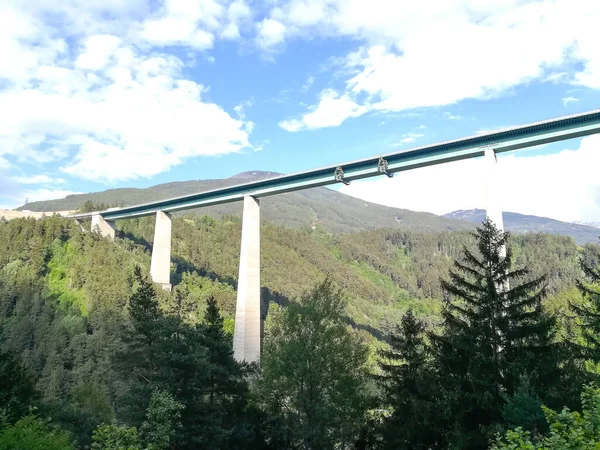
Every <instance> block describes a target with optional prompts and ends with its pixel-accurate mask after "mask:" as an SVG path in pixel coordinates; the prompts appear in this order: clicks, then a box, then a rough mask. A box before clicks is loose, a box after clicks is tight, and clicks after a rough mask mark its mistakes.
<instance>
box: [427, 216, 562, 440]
mask: <svg viewBox="0 0 600 450" xmlns="http://www.w3.org/2000/svg"><path fill="white" fill-rule="evenodd" d="M475 238H476V240H477V249H478V252H477V253H474V252H471V251H470V250H469V249H467V248H465V249H464V250H463V257H462V260H461V261H455V263H454V270H452V271H451V272H450V280H449V281H442V286H443V288H444V290H445V292H446V294H447V295H446V300H445V306H444V309H443V312H442V318H443V332H442V334H441V335H432V341H433V343H434V346H435V351H436V358H437V362H436V364H437V366H438V369H439V371H440V380H441V381H442V386H443V388H444V392H445V393H444V396H443V397H444V399H447V400H448V402H449V404H448V405H447V408H448V410H449V411H451V414H450V416H451V417H452V419H453V421H454V425H453V427H452V429H451V430H450V435H451V436H452V438H451V441H452V442H453V445H454V446H456V447H458V448H464V449H478V448H485V446H486V445H487V438H486V434H489V433H493V432H495V431H496V430H498V429H499V427H502V426H503V421H504V419H503V408H504V406H505V404H506V402H507V399H510V398H511V396H512V395H514V394H515V393H516V392H517V390H518V388H519V387H520V386H521V385H522V383H523V379H524V377H527V382H528V383H529V384H530V385H531V390H532V392H533V394H532V395H537V396H539V397H541V398H542V400H543V401H546V400H547V399H548V398H552V397H553V395H555V391H556V389H557V385H558V384H560V383H561V373H560V369H559V364H560V362H559V353H560V352H559V351H558V348H557V347H556V346H555V345H554V344H553V343H552V341H553V333H554V331H553V330H554V326H555V320H554V318H553V317H550V316H548V315H547V314H546V313H545V312H544V311H543V309H542V303H541V302H542V299H543V298H544V296H545V294H546V289H545V286H544V277H542V278H538V279H533V280H530V281H524V280H526V277H527V275H528V271H527V270H526V269H518V270H512V271H511V265H512V252H511V249H510V248H509V249H508V250H507V251H506V255H504V254H503V253H504V252H503V249H504V248H506V247H505V246H506V244H507V239H508V233H503V232H501V231H499V230H498V229H497V228H496V227H495V226H494V224H493V223H492V222H491V221H489V220H486V221H485V222H484V223H483V226H481V227H479V228H477V232H476V233H475ZM542 426H543V425H542Z"/></svg>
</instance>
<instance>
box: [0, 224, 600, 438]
mask: <svg viewBox="0 0 600 450" xmlns="http://www.w3.org/2000/svg"><path fill="white" fill-rule="evenodd" d="M88 226H89V225H88ZM153 228H154V221H153V219H152V218H143V219H136V220H127V221H120V222H119V223H118V230H117V237H116V240H115V242H114V243H112V242H110V241H108V240H106V239H102V238H101V237H100V236H99V235H97V234H95V233H90V232H83V231H81V230H80V229H79V227H77V226H76V224H75V223H74V222H73V221H70V220H67V219H63V218H60V217H57V216H53V217H47V218H44V219H41V220H37V221H36V220H34V219H15V220H12V221H0V350H2V351H10V352H13V353H14V354H17V355H19V357H20V358H21V359H22V361H23V363H24V364H25V366H26V368H27V370H28V371H30V372H31V373H32V374H33V376H34V379H35V385H36V387H37V389H38V390H39V393H40V396H41V399H42V404H43V405H44V409H43V410H42V411H43V413H44V414H49V415H50V416H52V417H53V418H54V420H55V421H58V423H60V424H61V425H62V426H63V427H64V428H66V429H67V430H69V431H70V432H71V433H72V434H73V435H74V436H76V437H77V439H78V440H79V442H80V443H82V445H84V444H85V443H86V442H88V443H89V437H90V436H91V432H92V430H93V429H94V428H95V427H96V426H98V425H100V424H102V423H110V422H111V421H112V420H113V419H117V420H125V419H126V417H127V414H129V413H128V410H127V409H126V405H128V403H127V402H128V400H127V399H128V395H129V394H128V392H130V391H129V390H128V389H129V388H128V387H127V386H126V385H125V384H123V382H122V377H123V375H122V374H123V372H122V370H123V369H122V368H120V366H118V365H116V362H115V361H114V358H115V355H118V354H120V351H121V350H122V349H124V348H127V345H129V344H126V342H129V341H128V340H127V339H129V338H128V337H127V334H124V333H126V332H128V331H127V330H129V329H130V325H129V319H128V316H129V313H128V305H129V304H130V302H131V300H130V296H131V293H132V286H133V289H135V286H137V285H139V282H138V281H136V280H137V279H136V275H135V270H136V267H141V268H142V270H143V271H144V272H146V273H147V272H148V268H149V264H150V250H151V243H152V238H153ZM240 233H241V221H240V219H239V218H237V217H224V218H223V219H221V220H214V219H212V218H210V217H207V216H204V217H197V216H193V215H190V216H188V217H176V218H174V220H173V246H172V255H173V257H172V261H173V264H172V272H173V284H174V288H173V292H172V293H167V292H164V291H160V290H159V291H157V294H156V295H157V296H158V300H159V305H160V309H161V311H162V313H163V314H166V315H167V316H169V317H170V316H176V317H180V318H181V320H182V321H183V322H184V323H185V324H187V325H189V326H191V327H196V326H199V324H200V323H201V322H202V320H203V319H205V310H206V308H207V306H208V303H209V299H210V298H214V299H215V300H216V304H217V305H218V307H219V308H220V310H221V314H222V315H223V317H224V328H225V330H227V331H228V333H230V334H231V333H232V330H233V316H234V309H235V300H236V293H235V287H236V277H237V270H238V259H239V242H240ZM473 244H474V241H473V236H471V235H470V234H469V233H467V232H462V231H459V232H435V233H421V232H415V231H411V230H398V229H379V230H371V231H362V232H358V233H348V234H331V233H328V232H327V231H325V230H324V229H323V228H322V227H320V226H317V227H316V230H314V231H313V230H306V229H290V228H286V227H282V226H279V225H275V224H272V223H268V222H266V223H264V224H263V227H262V234H261V262H262V267H261V284H262V300H263V311H262V312H263V317H264V316H265V315H266V314H267V309H268V306H269V303H270V304H279V305H284V310H285V307H286V305H290V304H292V305H295V304H297V302H298V299H299V297H300V296H301V295H302V294H303V293H305V292H307V291H308V290H310V289H312V287H313V286H314V285H315V284H316V283H319V282H321V281H322V280H323V279H325V278H327V277H328V278H329V279H330V280H331V282H332V284H333V286H335V287H339V288H341V289H342V292H343V295H344V296H345V297H346V298H347V300H348V303H347V307H346V308H345V310H344V315H345V317H344V320H345V323H347V324H350V325H352V327H353V328H354V330H356V331H357V333H358V336H359V337H360V340H361V341H362V342H366V343H369V344H370V355H371V356H370V366H371V368H372V369H373V367H374V361H375V359H376V357H375V351H376V349H377V348H379V347H381V345H383V344H382V341H383V340H385V339H386V337H387V336H388V335H389V334H390V332H392V331H393V330H394V329H395V327H396V325H397V324H398V323H399V322H400V319H401V317H402V316H403V314H404V313H405V312H406V311H407V309H408V308H412V309H413V310H414V311H415V313H416V315H417V316H418V317H419V318H421V319H422V320H424V321H425V322H426V323H428V324H429V325H430V326H433V327H437V326H438V324H439V320H440V311H441V308H442V299H443V293H442V289H441V284H440V279H441V278H443V279H446V278H447V277H448V270H449V268H450V267H451V265H452V261H453V259H455V258H458V257H459V256H460V254H461V252H462V248H463V246H464V245H467V246H469V247H471V246H472V245H473ZM510 247H511V249H512V251H513V254H514V261H515V263H516V266H517V267H528V268H529V269H530V270H531V274H530V275H529V277H530V278H534V277H539V276H542V275H545V274H547V278H546V283H547V288H548V292H549V297H548V298H547V299H546V300H545V304H546V306H547V307H548V308H549V310H551V311H556V312H558V313H559V317H561V314H563V313H565V312H566V311H567V307H568V301H569V300H571V301H578V299H579V298H580V294H579V292H578V291H577V290H576V288H575V284H576V280H577V279H578V278H579V276H580V269H579V266H578V260H579V258H580V257H581V258H583V259H584V260H586V261H590V262H593V263H595V262H598V261H600V247H599V246H597V245H592V244H588V245H586V246H584V247H578V246H577V245H576V243H575V242H574V240H573V239H572V238H569V237H562V236H552V235H546V234H529V235H519V236H513V237H512V239H511V241H510ZM269 317H270V316H269ZM149 332H152V329H150V331H149ZM164 345H167V343H165V344H164ZM168 345H171V344H168ZM166 348H167V349H168V347H166ZM119 364H121V363H119ZM177 364H179V363H177ZM273 426H274V427H276V425H273ZM86 439H87V440H88V441H86ZM85 445H88V444H85ZM190 445H191V444H190ZM81 448H83V447H81ZM185 448H205V447H185ZM208 448H210V447H208ZM223 448H225V447H223ZM239 448H249V447H239ZM250 448H252V447H250ZM290 448H291V447H290Z"/></svg>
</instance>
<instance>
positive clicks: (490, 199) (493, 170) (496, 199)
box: [484, 148, 504, 231]
mask: <svg viewBox="0 0 600 450" xmlns="http://www.w3.org/2000/svg"><path fill="white" fill-rule="evenodd" d="M485 165H486V170H485V172H484V173H485V174H486V210H485V212H486V217H487V218H488V219H490V220H491V221H492V222H494V225H496V228H498V229H499V230H500V231H504V220H503V218H502V205H501V201H500V195H501V192H500V190H501V187H500V185H499V181H500V179H499V177H498V161H497V159H496V152H494V149H492V148H488V149H486V151H485Z"/></svg>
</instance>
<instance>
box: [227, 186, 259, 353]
mask: <svg viewBox="0 0 600 450" xmlns="http://www.w3.org/2000/svg"><path fill="white" fill-rule="evenodd" d="M233 356H234V358H235V359H236V360H237V361H246V362H258V361H259V359H260V204H259V201H258V199H256V198H254V197H251V196H249V195H247V196H245V197H244V212H243V218H242V245H241V250H240V272H239V276H238V287H237V303H236V307H235V329H234V333H233Z"/></svg>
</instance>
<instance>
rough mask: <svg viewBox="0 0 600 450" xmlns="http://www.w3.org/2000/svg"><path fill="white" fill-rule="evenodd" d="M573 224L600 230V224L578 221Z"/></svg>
mask: <svg viewBox="0 0 600 450" xmlns="http://www.w3.org/2000/svg"><path fill="white" fill-rule="evenodd" d="M573 223H574V224H577V225H585V226H588V227H592V228H600V222H578V221H575V222H573Z"/></svg>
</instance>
